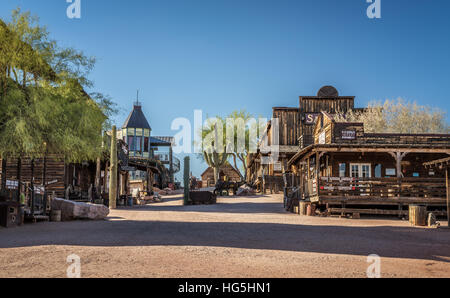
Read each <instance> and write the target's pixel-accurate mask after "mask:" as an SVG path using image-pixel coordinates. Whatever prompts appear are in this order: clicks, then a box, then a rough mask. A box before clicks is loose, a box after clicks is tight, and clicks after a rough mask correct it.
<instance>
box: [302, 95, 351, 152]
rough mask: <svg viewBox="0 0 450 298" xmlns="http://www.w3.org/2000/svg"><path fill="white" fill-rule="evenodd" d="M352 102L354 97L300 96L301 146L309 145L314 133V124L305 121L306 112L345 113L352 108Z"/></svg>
mask: <svg viewBox="0 0 450 298" xmlns="http://www.w3.org/2000/svg"><path fill="white" fill-rule="evenodd" d="M354 104H355V99H354V97H336V98H320V97H300V108H299V113H300V117H301V121H300V135H301V136H303V147H306V146H308V145H311V144H312V142H313V141H314V140H313V139H312V137H311V136H313V134H314V124H306V123H305V122H306V121H305V117H306V115H307V114H310V113H321V112H322V111H325V112H327V113H330V114H335V113H339V112H342V113H346V112H347V111H349V110H352V109H353V108H354Z"/></svg>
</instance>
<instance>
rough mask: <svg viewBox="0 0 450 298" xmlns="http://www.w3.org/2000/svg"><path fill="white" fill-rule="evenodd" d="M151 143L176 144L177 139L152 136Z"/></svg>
mask: <svg viewBox="0 0 450 298" xmlns="http://www.w3.org/2000/svg"><path fill="white" fill-rule="evenodd" d="M150 143H151V144H152V145H158V146H174V143H175V141H174V138H173V137H151V138H150Z"/></svg>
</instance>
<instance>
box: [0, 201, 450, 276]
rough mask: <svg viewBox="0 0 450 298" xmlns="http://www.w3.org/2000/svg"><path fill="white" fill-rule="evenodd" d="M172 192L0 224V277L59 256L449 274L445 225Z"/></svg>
mask: <svg viewBox="0 0 450 298" xmlns="http://www.w3.org/2000/svg"><path fill="white" fill-rule="evenodd" d="M181 204H182V202H181V199H180V198H170V199H166V201H165V202H164V203H159V204H155V205H150V206H144V207H135V208H132V209H121V210H115V211H113V212H112V213H111V215H110V217H109V218H108V220H105V221H96V222H91V221H75V222H64V223H38V224H33V225H26V226H24V227H21V228H16V229H4V228H0V277H65V276H66V270H67V267H68V266H69V264H68V263H67V262H66V261H67V260H66V258H67V256H69V255H71V254H76V255H78V256H80V258H81V275H82V277H366V270H367V267H368V265H369V264H368V263H367V257H368V255H371V254H377V255H379V256H380V257H381V275H382V277H450V231H449V230H445V229H421V228H411V227H409V224H408V223H407V222H405V221H399V220H383V219H361V220H348V219H338V218H313V217H301V216H298V215H294V214H288V213H285V212H284V210H283V208H282V198H281V196H267V197H263V198H262V197H259V198H223V199H219V204H217V205H210V206H187V207H185V206H182V205H181Z"/></svg>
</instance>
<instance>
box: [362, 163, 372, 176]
mask: <svg viewBox="0 0 450 298" xmlns="http://www.w3.org/2000/svg"><path fill="white" fill-rule="evenodd" d="M370 174H371V173H370V165H361V176H362V178H369V177H370V176H371V175H370Z"/></svg>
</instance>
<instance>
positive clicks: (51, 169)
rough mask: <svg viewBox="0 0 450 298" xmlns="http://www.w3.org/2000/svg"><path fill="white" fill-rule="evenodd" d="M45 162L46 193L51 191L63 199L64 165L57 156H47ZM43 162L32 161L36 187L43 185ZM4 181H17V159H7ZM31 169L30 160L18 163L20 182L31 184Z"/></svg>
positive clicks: (41, 160) (25, 159) (39, 159)
mask: <svg viewBox="0 0 450 298" xmlns="http://www.w3.org/2000/svg"><path fill="white" fill-rule="evenodd" d="M46 159H47V161H46V174H45V182H46V183H47V184H48V183H50V184H48V186H47V193H49V194H51V193H53V191H54V192H55V193H56V195H57V196H59V197H64V189H65V176H66V175H65V163H64V161H63V160H62V159H61V157H59V156H57V155H49V156H48V157H47V158H46ZM43 171H44V160H43V159H42V158H38V159H35V160H34V171H33V172H34V175H33V176H34V184H35V185H36V186H38V185H43V182H44V181H43V178H44V176H43ZM6 179H7V180H17V179H18V159H11V158H8V159H7V162H6ZM31 179H32V167H31V159H30V158H22V159H21V163H20V181H22V182H23V183H31Z"/></svg>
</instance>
